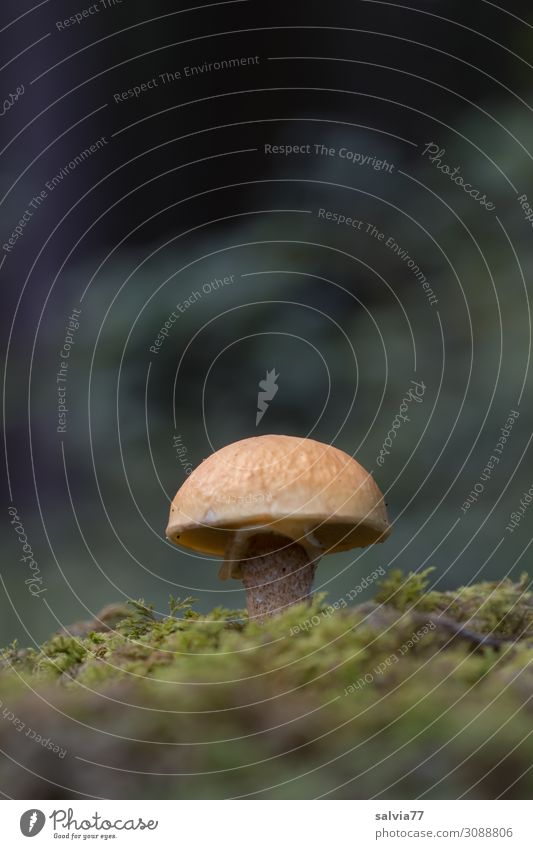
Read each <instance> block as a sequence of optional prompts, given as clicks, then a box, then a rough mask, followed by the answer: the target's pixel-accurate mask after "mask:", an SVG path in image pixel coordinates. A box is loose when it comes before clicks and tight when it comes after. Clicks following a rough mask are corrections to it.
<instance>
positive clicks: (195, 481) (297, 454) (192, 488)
mask: <svg viewBox="0 0 533 849" xmlns="http://www.w3.org/2000/svg"><path fill="white" fill-rule="evenodd" d="M251 528H254V529H255V528H257V531H258V532H262V533H264V532H265V531H271V532H273V533H279V534H282V535H285V536H288V537H290V538H291V539H293V540H295V541H309V540H311V542H312V544H313V546H316V547H317V548H320V549H321V550H322V552H323V553H324V554H327V553H331V552H335V551H346V550H347V549H350V548H360V547H363V546H366V545H370V544H372V543H374V542H383V541H384V540H385V539H386V537H387V536H388V535H389V533H390V526H389V522H388V518H387V510H386V508H385V503H384V499H383V495H382V493H381V492H380V490H379V488H378V486H377V484H376V483H375V481H374V479H373V478H372V475H371V474H370V473H369V472H367V471H366V470H365V469H364V468H363V467H362V466H361V465H360V464H359V463H358V462H357V461H356V460H354V458H353V457H350V456H349V454H345V452H344V451H340V450H339V449H338V448H335V447H334V446H333V445H325V444H324V443H322V442H317V441H316V440H314V439H306V438H303V437H302V438H300V437H295V436H281V435H277V434H276V435H271V436H255V437H251V438H249V439H242V440H240V441H239V442H233V443H232V444H231V445H226V446H225V447H224V448H221V449H220V450H219V451H216V452H215V453H214V454H211V456H210V457H208V458H207V459H206V460H204V461H203V462H202V463H201V464H200V465H199V466H197V468H196V469H195V470H194V471H193V472H192V473H191V474H190V476H189V477H188V478H187V480H186V481H185V482H184V483H183V485H182V486H181V487H180V489H179V490H178V492H177V493H176V495H175V497H174V500H173V501H172V505H171V508H170V517H169V522H168V527H167V529H166V536H167V537H168V539H169V540H171V541H172V542H174V543H176V544H177V545H180V546H185V547H186V548H191V549H193V550H195V551H200V552H203V553H205V554H218V555H224V553H225V551H226V547H227V545H228V543H229V542H230V541H231V539H232V538H233V537H234V535H235V532H236V531H243V530H244V531H249V530H250V529H251Z"/></svg>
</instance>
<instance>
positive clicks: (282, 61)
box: [0, 0, 533, 643]
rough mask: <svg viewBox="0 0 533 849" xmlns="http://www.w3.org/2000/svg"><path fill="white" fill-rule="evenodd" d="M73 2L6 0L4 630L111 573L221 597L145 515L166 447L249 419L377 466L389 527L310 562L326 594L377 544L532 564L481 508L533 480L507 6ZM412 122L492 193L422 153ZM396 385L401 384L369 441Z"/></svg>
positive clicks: (474, 562)
mask: <svg viewBox="0 0 533 849" xmlns="http://www.w3.org/2000/svg"><path fill="white" fill-rule="evenodd" d="M89 7H90V4H89V3H86V4H84V2H83V0H80V2H79V4H73V3H66V2H63V3H62V2H58V1H57V2H56V0H50V2H45V3H42V4H40V5H39V6H38V7H36V8H35V9H33V11H30V9H31V6H30V5H29V4H27V3H25V4H24V5H23V6H21V4H20V3H18V2H14V0H4V2H3V4H2V13H1V14H2V25H1V27H0V39H1V40H2V55H3V56H4V57H5V59H4V63H5V64H4V66H3V68H2V69H1V78H2V92H3V95H2V98H3V99H4V98H9V95H10V94H12V93H14V92H15V91H16V90H17V87H21V86H22V87H23V88H24V91H23V93H22V94H21V95H20V96H19V97H18V99H17V100H15V101H14V102H13V103H12V105H10V106H9V108H8V109H7V110H5V114H4V115H3V116H2V118H1V121H2V125H1V129H2V153H1V160H0V163H1V177H2V240H1V241H2V244H3V245H6V244H8V245H9V243H8V239H9V237H10V236H11V234H12V232H13V230H14V229H15V227H16V226H17V224H18V222H19V221H20V219H21V218H22V217H23V214H24V213H25V211H26V210H30V211H31V213H32V214H31V215H30V216H29V220H28V221H27V222H26V223H25V226H24V227H23V228H22V235H20V236H19V237H18V238H17V239H16V240H15V241H14V244H13V245H9V250H6V249H3V250H2V253H1V260H2V267H1V275H2V278H3V280H2V292H3V297H4V306H3V309H2V313H1V321H2V329H3V336H4V340H5V342H4V347H3V357H4V364H5V385H4V402H5V416H6V417H5V458H6V462H7V466H6V467H7V471H8V475H7V476H6V478H7V486H6V498H5V504H6V507H5V512H4V521H3V523H2V534H3V543H4V544H3V552H4V556H3V558H2V568H1V578H2V582H3V602H2V618H1V621H0V642H1V643H7V642H9V641H10V640H12V639H13V638H15V637H17V638H19V639H20V640H21V641H22V642H23V643H30V642H32V641H33V640H36V641H38V640H41V639H43V638H44V637H45V636H46V635H47V634H48V633H50V632H51V631H53V630H55V629H57V628H58V627H59V624H68V623H71V622H74V621H76V620H78V619H86V618H90V616H91V614H92V613H94V612H95V611H97V610H98V609H99V608H101V607H102V606H103V605H104V604H106V603H108V602H111V601H115V600H116V601H120V600H122V599H125V598H138V597H144V598H146V599H147V600H149V601H152V602H155V604H156V606H157V608H158V609H166V604H167V598H168V595H169V593H172V594H174V595H179V596H184V595H193V596H195V597H197V598H198V607H199V609H203V610H207V609H209V608H211V607H212V606H213V605H217V604H223V605H224V606H227V607H241V606H243V603H244V598H243V592H242V587H241V585H240V584H239V583H237V582H231V585H230V584H229V583H228V584H221V583H220V582H219V581H218V578H217V563H216V562H213V561H211V560H210V558H202V557H199V556H195V555H192V554H187V553H186V552H182V551H179V550H178V549H176V548H174V547H173V546H171V545H170V544H169V543H168V542H167V541H166V540H165V538H164V528H165V525H166V520H167V513H168V506H169V499H170V498H171V497H172V496H173V495H174V492H175V491H176V489H177V488H178V486H179V485H180V484H181V483H182V482H183V480H184V479H185V474H186V471H185V462H187V463H190V464H191V465H192V466H195V465H197V464H198V463H199V462H200V461H201V460H202V459H203V458H204V457H206V456H207V455H208V454H209V453H210V452H211V451H212V450H216V449H217V448H219V447H221V446H222V445H224V444H226V443H228V442H232V441H234V440H237V439H241V438H244V437H247V436H251V435H255V434H257V433H287V434H293V435H307V434H309V435H311V436H313V438H316V439H319V440H322V441H325V442H333V443H334V444H336V445H337V446H338V447H339V448H342V449H344V450H345V451H347V452H349V453H350V454H355V456H356V457H357V458H358V459H359V460H360V462H361V463H362V464H363V465H364V466H366V467H367V468H369V469H372V470H373V472H374V474H375V476H376V479H377V481H378V483H379V484H380V486H381V488H382V489H383V491H384V492H386V498H387V502H388V504H389V510H390V513H391V517H392V519H393V520H394V523H395V528H394V533H393V535H392V537H391V538H390V540H389V541H388V542H387V543H386V545H385V546H379V547H375V548H374V549H368V550H365V551H364V552H361V553H359V552H355V553H353V552H351V553H347V554H339V555H335V556H332V557H331V558H330V559H329V560H328V561H327V562H326V563H324V564H323V566H322V568H321V570H320V572H319V574H318V582H317V583H318V588H319V589H323V590H325V591H327V592H328V593H329V596H330V599H332V600H334V599H336V598H339V597H341V596H343V595H344V594H345V593H346V592H348V591H349V590H350V589H351V588H352V587H353V586H355V585H356V584H357V583H358V582H359V580H360V578H361V577H364V576H365V575H367V574H369V573H370V572H371V571H372V570H373V569H374V568H375V567H376V566H377V565H384V566H385V567H386V568H394V567H402V568H405V569H418V568H424V567H425V566H427V565H434V566H435V567H436V570H435V573H434V580H435V582H436V583H437V584H438V586H439V587H442V588H444V587H453V586H457V585H459V584H464V583H468V582H470V581H474V580H480V579H487V580H496V579H499V578H500V577H503V576H504V575H506V574H508V573H510V574H518V573H519V572H521V571H522V570H524V569H527V568H528V567H529V560H530V556H529V550H528V546H529V542H530V541H531V537H530V532H529V525H530V522H529V517H528V516H527V513H526V514H525V516H524V519H523V520H522V521H521V523H520V526H519V527H517V528H515V529H514V531H513V533H510V532H509V531H507V530H506V526H507V524H508V523H509V519H510V516H511V514H512V513H513V512H514V511H516V509H517V507H518V506H519V503H520V499H521V498H522V497H523V494H524V491H526V490H528V489H529V488H530V486H531V485H532V484H533V480H532V477H533V473H532V472H531V468H532V464H531V452H530V449H529V445H530V439H531V434H532V422H533V413H532V410H531V404H530V402H529V398H530V390H531V377H530V373H529V351H530V330H531V327H530V315H529V302H528V290H529V286H530V282H529V281H530V275H531V266H532V252H531V225H530V223H528V222H527V221H525V220H524V213H523V211H522V209H521V207H520V204H519V202H518V199H517V198H518V197H519V196H521V195H523V194H528V193H529V195H530V197H533V190H532V188H531V176H532V173H533V169H532V154H531V151H530V146H531V145H530V140H531V137H532V133H531V131H532V127H533V122H532V115H531V103H530V101H531V69H532V63H533V45H532V39H531V31H532V30H531V26H532V23H533V16H532V13H531V7H530V4H527V3H525V2H513V3H511V4H507V5H506V7H505V9H503V8H498V6H497V5H496V4H493V3H488V2H472V3H464V2H461V3H459V2H451V0H442V2H437V0H435V1H434V2H425V3H422V2H420V0H419V2H417V3H416V4H415V5H413V6H412V7H411V6H409V7H408V6H406V5H401V4H396V3H389V2H387V3H382V2H356V3H353V4H347V3H342V2H331V3H328V4H324V3H309V2H306V3H302V2H293V3H291V4H289V3H279V2H272V3H268V4H266V3H259V2H253V0H246V1H245V2H228V3H221V4H196V5H195V7H194V9H191V8H189V7H187V6H185V5H184V4H181V3H178V4H173V3H170V2H168V0H167V2H152V3H150V4H146V3H140V2H134V0H123V2H122V3H120V4H119V3H116V4H113V3H111V2H110V3H109V4H108V5H107V4H105V3H104V4H102V3H101V4H100V5H99V6H98V11H94V12H92V13H91V12H87V15H85V16H83V14H82V19H81V20H80V21H79V22H75V23H72V24H70V25H69V26H64V25H63V26H58V23H59V24H60V23H61V22H62V21H64V20H66V19H68V17H69V16H71V15H72V16H75V15H76V13H82V11H83V10H84V9H85V10H88V9H89ZM26 13H27V14H26ZM236 58H237V59H241V58H244V59H245V60H246V62H245V63H244V64H241V65H239V67H222V68H220V69H218V70H217V69H215V68H212V69H211V70H209V63H216V62H221V61H226V62H227V61H228V60H230V59H236ZM204 63H207V66H206V65H204ZM192 66H195V67H198V66H204V70H203V72H201V73H200V72H198V73H196V74H194V75H193V76H190V75H189V76H187V75H186V72H185V69H186V68H187V67H189V68H190V67H192ZM178 72H179V73H180V74H181V77H180V78H178ZM154 80H155V82H154V83H152V84H151V85H150V86H148V83H149V82H150V81H154ZM163 80H165V82H163ZM143 84H144V90H143V91H141V92H140V93H139V96H133V97H128V95H127V94H124V93H125V92H127V91H128V89H133V88H134V87H135V86H138V87H141V88H142V87H143ZM4 109H5V104H4ZM99 139H100V144H99V145H97V144H96V143H97V142H98V140H99ZM429 143H433V144H435V145H437V146H438V147H439V148H440V149H443V150H444V151H445V152H444V153H443V154H442V157H441V158H442V163H447V164H448V165H449V166H450V168H451V169H452V170H453V168H455V167H458V168H460V173H461V174H462V175H464V178H465V180H466V181H467V182H469V183H470V184H471V185H472V186H474V187H475V188H476V189H479V192H480V195H486V197H487V199H489V200H490V201H491V202H492V203H493V204H494V205H495V209H494V210H488V209H486V208H484V207H483V206H482V205H480V203H479V202H478V200H476V199H475V198H473V197H471V196H470V195H468V194H466V193H465V192H464V191H463V190H462V188H461V187H460V186H458V185H457V184H456V183H454V182H452V180H451V179H450V176H447V175H446V174H445V173H444V172H443V171H442V170H439V169H438V168H437V167H436V163H434V164H432V163H431V162H430V161H429V159H428V156H427V155H425V156H424V155H423V151H424V148H425V147H426V145H427V144H429ZM315 144H316V145H325V147H326V148H328V149H334V151H335V153H334V154H333V155H331V156H327V155H317V154H315V152H314V151H315V148H314V145H315ZM91 145H93V146H94V145H96V148H95V149H94V151H91V150H90V149H91ZM265 145H302V146H305V145H309V146H310V148H309V149H310V153H293V154H290V155H288V156H285V155H283V154H272V153H271V154H268V153H265ZM341 149H346V150H347V151H351V152H354V153H356V154H357V156H356V161H355V163H354V162H353V161H352V160H349V159H347V158H345V157H343V156H341V155H339V152H340V151H341ZM87 150H89V151H90V153H89V154H84V156H83V157H81V158H80V154H81V153H82V152H83V151H87ZM76 157H78V161H76ZM357 157H359V162H361V161H363V162H369V161H370V160H369V157H375V158H376V159H375V162H380V161H381V162H383V161H385V160H386V161H387V163H389V164H390V165H391V166H392V168H390V169H388V168H385V167H384V166H381V167H377V166H376V167H373V166H372V165H368V164H358V162H357ZM364 157H366V159H364ZM61 174H62V175H63V176H62V177H61V176H58V175H61ZM54 177H58V179H57V181H56V184H55V185H54V184H51V185H53V189H52V190H50V189H47V187H46V184H47V183H50V181H52V180H53V178H54ZM43 190H44V191H45V192H46V196H45V197H42V198H41V202H40V203H39V204H38V205H36V206H35V205H34V206H31V203H32V198H34V197H35V196H36V195H38V194H39V193H41V192H42V191H43ZM320 209H326V210H329V211H331V212H335V213H337V214H340V215H345V216H347V217H352V218H355V219H357V220H358V221H361V222H362V224H361V227H359V228H354V227H348V226H346V225H345V224H342V225H341V224H337V223H335V221H333V220H329V221H327V220H324V219H323V218H321V217H320V216H319V214H318V211H319V210H320ZM371 226H374V227H376V228H377V231H378V232H379V233H383V234H384V235H383V238H382V239H381V240H380V239H379V238H378V237H377V236H376V235H372V230H371ZM389 239H390V240H393V241H394V242H395V243H396V244H397V245H398V246H399V251H400V252H399V253H395V251H394V250H393V249H392V248H391V247H389V246H388V244H390V242H389V241H388V240H389ZM402 252H405V253H402ZM402 257H403V258H402ZM409 258H411V259H412V263H411V267H410V266H409ZM413 266H414V267H415V270H416V268H418V269H419V270H420V274H423V275H424V278H425V279H426V280H427V284H428V285H429V287H430V289H431V291H432V292H433V294H434V299H433V301H431V302H430V300H429V298H428V295H427V291H428V290H427V288H426V289H424V287H423V284H422V282H421V277H420V276H419V277H418V278H417V276H416V273H415V270H413ZM231 275H233V280H232V282H231V283H229V284H226V285H221V284H220V283H217V282H216V281H223V279H224V278H230V279H231ZM195 292H197V293H199V295H193V297H192V298H191V295H192V294H193V293H195ZM177 305H181V307H179V306H177ZM74 309H76V310H81V312H80V313H79V327H78V328H77V329H75V330H74V333H73V342H72V346H71V348H70V351H69V354H70V356H69V358H68V367H67V369H66V371H67V379H66V381H65V382H63V383H59V384H58V383H57V379H56V375H57V374H58V372H59V369H60V365H61V361H62V356H61V351H62V349H63V346H64V340H65V337H66V333H67V325H68V322H69V317H70V316H71V315H72V314H73V310H74ZM180 309H181V311H180ZM176 310H177V312H178V314H179V318H178V320H176V321H175V322H174V324H172V325H171V326H170V327H169V328H167V329H168V336H166V338H164V340H163V342H162V344H161V345H159V346H158V345H156V339H157V338H158V334H159V332H160V329H161V328H162V327H164V325H165V322H166V321H167V320H168V319H169V316H170V315H171V314H172V313H173V312H176ZM159 341H161V337H159ZM154 347H155V350H156V351H157V353H155V352H154V351H153V350H152V351H151V350H150V348H154ZM273 368H274V369H275V370H276V372H278V373H279V380H278V384H279V391H278V393H277V395H276V397H275V399H274V401H273V402H272V404H271V406H270V407H269V409H268V411H267V413H266V414H265V416H264V417H263V419H262V421H261V423H260V425H259V426H258V427H256V425H255V416H256V406H257V392H258V382H259V381H260V380H261V379H263V378H264V377H265V374H266V372H267V371H268V370H270V369H273ZM412 380H417V381H422V382H423V383H424V385H425V387H426V390H425V393H424V396H423V401H422V402H421V403H419V404H416V405H415V404H414V403H413V404H411V407H410V413H409V416H410V421H409V422H406V423H404V424H403V425H402V427H401V429H400V430H399V431H398V435H397V438H396V439H395V440H394V443H393V447H392V448H391V451H390V456H388V457H387V458H386V462H384V464H383V465H382V466H381V467H379V466H378V465H377V464H376V457H377V456H378V454H379V451H380V448H381V446H382V445H383V443H384V440H385V439H386V437H387V433H388V431H389V429H390V428H391V423H392V421H393V419H394V417H395V416H396V414H397V412H398V410H399V407H400V404H401V402H402V398H403V397H404V396H405V394H406V393H407V392H408V390H409V387H410V386H411V381H412ZM58 386H62V387H63V388H65V391H66V399H67V400H66V403H65V406H66V407H67V408H68V412H67V413H66V419H65V432H58V429H57V428H58V394H57V393H58ZM511 411H517V412H519V413H520V415H519V417H518V418H517V419H516V420H515V424H514V426H513V428H512V431H511V433H510V435H509V438H508V440H507V442H506V444H505V447H504V450H503V451H502V452H501V454H500V455H499V456H498V460H499V462H498V463H497V464H496V465H495V467H494V468H493V469H492V470H491V471H490V474H488V475H487V474H486V475H485V479H484V483H483V491H482V492H481V493H478V498H477V499H475V502H474V503H472V505H471V506H470V507H469V508H468V510H463V508H462V505H463V504H464V502H465V501H466V500H467V498H468V495H469V493H470V492H471V491H472V490H473V488H474V486H475V485H476V484H478V483H479V482H480V481H481V475H482V474H483V471H484V469H485V467H486V465H487V462H488V461H489V458H490V457H491V456H494V447H495V446H496V444H497V443H498V440H499V438H500V435H501V429H502V428H503V427H504V425H505V423H506V421H507V419H508V417H509V415H510V413H511ZM184 458H185V460H184ZM11 505H14V507H15V508H16V510H17V511H18V513H17V515H18V517H19V518H20V521H21V524H22V525H23V528H24V532H25V534H26V538H27V540H28V543H27V544H28V545H30V546H31V550H32V553H33V557H34V560H35V562H36V564H38V566H35V567H34V571H35V570H36V569H37V568H38V569H39V572H38V577H40V578H41V579H42V580H41V582H40V583H39V589H42V590H43V592H40V593H39V594H37V595H35V596H32V594H31V591H30V590H29V589H28V586H29V585H28V583H25V582H26V581H27V579H28V578H29V577H30V576H31V572H30V570H29V568H28V565H27V561H26V562H22V561H21V560H20V557H21V556H22V554H23V552H22V551H21V545H20V543H19V541H18V539H17V536H16V533H15V531H14V529H13V527H12V526H11V524H10V522H11V516H10V514H9V513H8V508H9V507H10V506H11ZM36 574H37V573H36ZM33 577H35V574H34V575H33Z"/></svg>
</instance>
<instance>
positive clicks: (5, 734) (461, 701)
mask: <svg viewBox="0 0 533 849" xmlns="http://www.w3.org/2000/svg"><path fill="white" fill-rule="evenodd" d="M427 581H428V574H427V573H418V574H411V575H409V576H404V575H402V574H401V573H399V572H393V573H391V574H389V575H388V576H387V578H386V579H385V580H384V581H383V582H382V584H381V585H380V587H379V589H378V592H377V594H376V596H375V599H374V601H373V602H371V603H365V604H363V605H360V606H358V607H352V608H344V609H342V608H337V609H334V608H333V607H330V606H328V604H327V602H326V601H325V600H324V598H323V597H322V598H315V600H314V602H313V604H312V606H311V607H309V606H305V605H298V606H296V607H293V608H290V609H289V610H287V612H286V613H284V614H283V615H281V616H279V617H277V618H275V619H272V620H270V621H269V622H268V623H267V624H265V625H262V626H260V625H257V624H255V623H252V622H248V621H247V618H246V615H245V614H244V613H243V612H242V611H228V610H223V609H215V610H213V611H212V612H211V613H210V614H208V615H200V614H198V613H197V612H195V611H194V609H193V607H192V606H191V600H190V599H186V600H184V601H181V602H180V601H179V600H175V599H171V602H170V613H169V615H168V616H166V617H158V616H156V615H155V614H154V613H153V610H152V608H150V607H149V606H147V605H145V604H144V603H143V602H136V603H134V604H131V605H130V606H129V608H125V607H121V606H112V607H110V608H106V610H105V611H103V612H102V614H101V615H100V616H99V617H97V618H96V619H95V621H94V622H93V623H79V624H78V625H76V626H73V627H72V628H71V629H69V630H70V633H61V634H56V635H55V636H53V637H52V638H51V639H50V640H49V641H48V642H46V643H45V644H44V645H43V646H41V648H40V650H39V651H37V650H33V649H28V650H21V649H19V647H18V646H16V645H13V646H10V647H9V648H8V649H6V650H4V652H3V653H2V661H1V671H0V702H1V704H0V720H1V721H0V748H1V749H2V750H3V752H4V755H5V756H4V757H3V759H2V761H1V765H0V789H2V790H3V791H4V792H5V793H8V794H9V795H10V796H13V797H14V798H41V799H42V798H67V797H73V798H76V797H80V798H83V797H86V796H95V797H104V798H228V797H241V796H244V797H247V798H314V797H318V796H323V795H328V796H329V797H330V798H369V797H374V796H378V797H381V798H406V799H414V798H418V797H423V798H457V797H460V796H462V797H465V798H496V797H498V796H502V797H503V798H531V795H532V792H533V768H532V765H533V734H532V730H533V725H532V719H533V672H532V670H533V665H532V661H533V597H532V595H531V593H530V592H529V590H528V579H527V576H524V577H523V578H522V579H521V580H520V581H519V582H517V583H513V582H511V581H508V580H506V581H502V582H501V583H500V584H495V583H484V584H476V585H473V586H470V587H466V588H461V589H459V590H457V591H455V592H436V591H430V592H428V591H427V589H426V585H427ZM98 619H99V620H101V621H98ZM460 626H462V628H461V630H459V629H460ZM483 635H485V637H486V640H485V641H483ZM28 729H29V730H30V731H31V732H32V733H30V731H28ZM54 747H55V748H56V749H57V748H59V752H57V751H54Z"/></svg>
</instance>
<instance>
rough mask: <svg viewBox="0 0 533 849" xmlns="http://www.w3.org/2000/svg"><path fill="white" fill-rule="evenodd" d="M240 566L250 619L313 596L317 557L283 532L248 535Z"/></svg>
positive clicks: (282, 608) (260, 618)
mask: <svg viewBox="0 0 533 849" xmlns="http://www.w3.org/2000/svg"><path fill="white" fill-rule="evenodd" d="M246 543H247V544H246V548H245V551H244V553H243V554H242V555H241V559H240V562H239V563H238V565H237V564H236V565H237V568H238V569H239V571H240V574H241V576H242V581H243V584H244V586H245V587H246V604H247V608H248V615H249V618H250V619H254V620H255V621H257V622H264V620H265V619H267V618H268V617H269V616H273V615H275V614H276V613H280V612H282V611H283V610H284V609H285V608H286V607H288V606H289V605H291V604H298V603H299V602H303V601H307V602H309V601H310V600H311V590H312V587H313V580H314V577H315V571H316V566H317V561H318V558H312V557H310V555H309V553H308V552H307V551H306V550H305V548H304V547H303V546H301V545H299V544H298V543H295V542H293V541H292V540H290V539H289V538H288V537H284V536H281V535H280V534H272V533H258V534H255V535H253V536H249V537H248V539H247V541H246Z"/></svg>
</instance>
